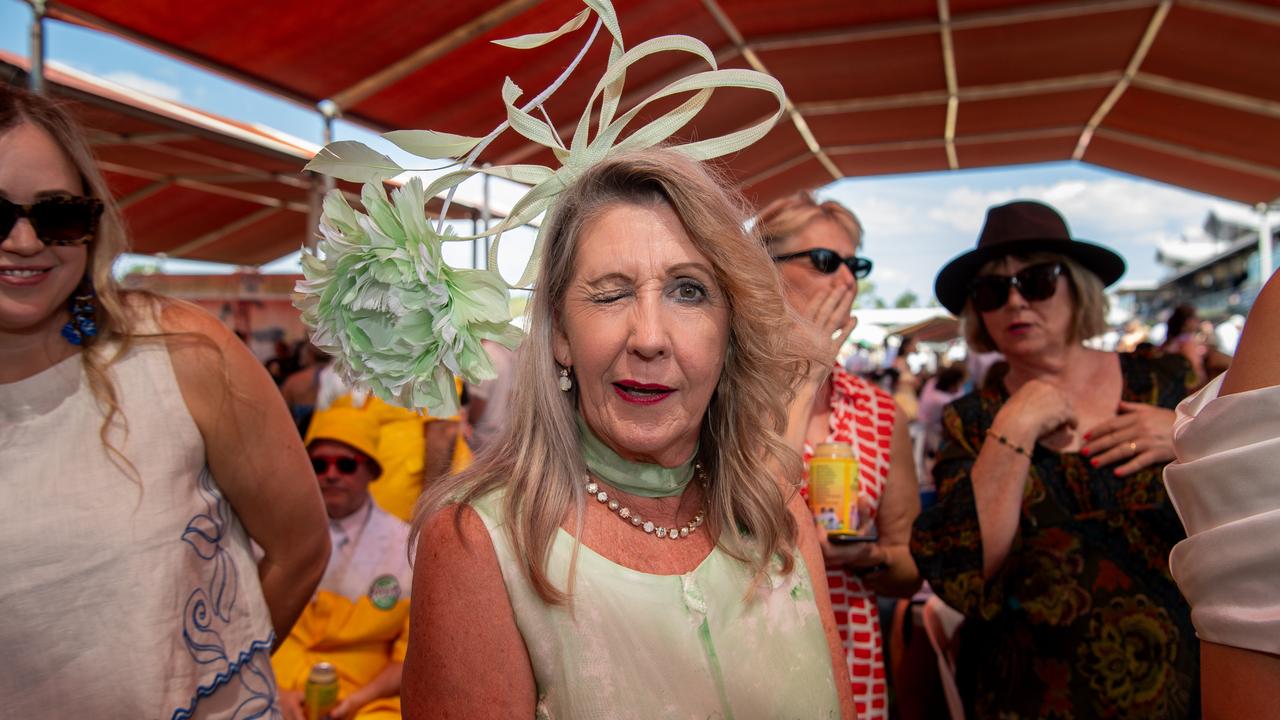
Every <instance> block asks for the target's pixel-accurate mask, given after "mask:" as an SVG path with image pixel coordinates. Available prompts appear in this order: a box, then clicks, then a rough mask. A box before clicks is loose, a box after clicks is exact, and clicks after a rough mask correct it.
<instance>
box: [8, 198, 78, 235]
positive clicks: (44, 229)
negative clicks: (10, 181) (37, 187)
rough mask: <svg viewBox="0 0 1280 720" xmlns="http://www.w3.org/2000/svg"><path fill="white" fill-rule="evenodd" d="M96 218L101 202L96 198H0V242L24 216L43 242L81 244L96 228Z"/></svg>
mask: <svg viewBox="0 0 1280 720" xmlns="http://www.w3.org/2000/svg"><path fill="white" fill-rule="evenodd" d="M100 217H102V201H101V200H99V199H97V198H90V197H78V196H62V195H60V196H57V197H50V198H44V199H43V200H37V201H36V202H34V203H31V204H30V205H19V204H17V203H15V202H10V201H9V200H6V199H4V198H0V241H3V239H4V238H7V237H9V233H11V232H13V226H14V225H17V224H18V220H20V219H21V218H26V219H27V220H28V221H29V222H30V223H31V227H32V229H33V230H35V233H36V237H37V238H39V239H40V242H42V243H44V244H45V245H83V244H84V243H86V242H88V241H90V240H92V239H93V235H94V233H96V232H97V231H98V218H100Z"/></svg>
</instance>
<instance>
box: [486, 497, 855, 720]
mask: <svg viewBox="0 0 1280 720" xmlns="http://www.w3.org/2000/svg"><path fill="white" fill-rule="evenodd" d="M501 498H502V493H501V491H495V492H493V493H489V494H488V495H486V496H484V497H482V498H480V499H479V500H478V501H476V502H475V503H474V505H473V508H474V509H475V510H476V512H477V513H478V514H479V515H480V517H481V519H482V520H483V521H484V523H485V526H486V527H487V528H488V530H489V537H490V539H491V540H492V541H493V547H494V550H495V551H496V553H497V557H498V562H499V564H500V566H501V569H502V577H503V580H504V582H505V583H506V586H507V596H508V597H509V598H510V600H511V607H512V609H513V610H514V612H515V618H516V624H517V626H518V627H519V629H520V634H521V636H522V637H523V638H524V643H525V647H526V648H527V649H528V652H529V660H530V662H531V663H532V665H533V673H534V679H535V681H536V683H537V690H538V706H537V712H536V715H535V717H536V718H537V720H605V719H608V720H631V719H633V718H634V719H635V720H639V719H640V718H645V719H651V718H697V719H698V720H706V719H708V718H713V719H716V720H754V719H756V718H759V719H761V720H764V719H766V718H767V719H769V720H780V719H785V718H797V719H800V718H803V719H804V720H811V719H816V718H839V717H840V706H839V698H838V696H837V694H836V686H835V678H834V676H833V673H832V668H831V655H830V651H829V650H828V647H827V640H826V636H825V634H824V632H823V629H822V621H821V618H820V616H819V614H818V607H817V604H816V603H815V602H814V597H813V587H812V585H811V583H810V581H809V575H808V573H807V571H806V570H805V566H804V562H803V560H802V559H801V558H799V556H797V558H796V564H795V567H796V570H795V571H794V572H792V573H791V574H790V575H785V576H784V575H781V574H779V573H774V574H772V575H771V582H770V583H769V584H768V585H760V584H757V586H756V587H754V588H751V591H750V599H749V600H748V599H747V591H748V588H749V587H750V586H751V583H752V574H751V572H750V570H749V569H748V568H746V567H745V566H744V565H743V564H742V563H740V562H738V561H737V560H734V559H733V558H732V557H730V556H729V555H727V554H725V553H724V552H723V551H721V550H720V549H719V548H715V549H713V550H712V551H711V553H710V554H709V555H708V556H707V557H706V559H705V560H703V561H702V563H701V564H699V565H698V567H697V568H695V569H694V570H693V571H692V572H689V573H686V574H684V575H651V574H648V573H643V572H639V571H636V570H632V569H630V568H626V567H623V566H621V565H618V564H617V563H614V562H612V561H611V560H608V559H606V558H605V557H603V556H601V555H599V554H598V553H596V552H594V551H592V550H591V549H590V548H588V547H587V546H586V545H581V546H580V548H579V551H578V558H577V563H578V567H577V572H576V574H575V576H574V587H573V588H572V593H571V596H572V603H571V604H570V605H559V606H553V605H548V604H547V603H545V602H543V600H542V599H541V598H540V597H538V594H537V593H536V592H535V591H534V589H533V588H532V587H531V586H530V585H529V583H528V581H527V580H526V579H525V577H524V575H523V574H522V572H521V570H520V566H521V563H520V561H519V559H518V558H517V557H516V554H515V552H514V551H513V549H512V547H511V543H510V541H509V539H508V536H507V532H506V529H505V527H504V526H503V521H502V514H501V508H502V502H501ZM576 542H577V541H576V540H575V538H574V537H573V536H572V535H570V534H569V533H567V532H565V531H564V530H563V529H561V530H559V531H558V532H557V534H556V537H555V539H554V541H553V542H552V546H551V552H550V557H549V562H548V571H549V577H550V579H551V581H552V583H553V584H554V585H555V586H556V587H559V588H562V589H565V588H567V587H568V577H569V563H570V560H571V558H572V555H573V549H574V545H575V543H576Z"/></svg>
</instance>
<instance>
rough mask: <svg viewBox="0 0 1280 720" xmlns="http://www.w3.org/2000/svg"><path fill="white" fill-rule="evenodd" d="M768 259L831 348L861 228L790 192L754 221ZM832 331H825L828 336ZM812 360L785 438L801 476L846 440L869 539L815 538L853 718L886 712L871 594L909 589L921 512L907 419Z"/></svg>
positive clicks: (915, 579) (851, 289)
mask: <svg viewBox="0 0 1280 720" xmlns="http://www.w3.org/2000/svg"><path fill="white" fill-rule="evenodd" d="M757 223H758V225H757V227H758V230H759V231H760V233H761V235H762V237H763V238H764V239H765V242H767V243H768V246H769V251H770V254H772V256H773V258H774V261H775V262H776V263H777V266H778V270H779V272H780V274H781V275H782V279H783V284H784V286H785V288H786V291H787V300H788V302H790V303H791V305H792V307H793V308H794V309H795V310H796V311H797V312H798V313H800V314H801V315H802V316H804V317H806V318H808V319H809V320H810V321H812V325H813V328H814V332H815V335H816V336H819V337H820V338H821V339H823V340H825V339H827V338H830V343H831V345H830V354H831V357H832V362H833V364H834V360H835V354H836V352H837V351H838V350H839V348H840V345H841V344H843V342H844V340H845V339H846V338H847V337H848V335H849V332H850V331H851V330H852V329H853V319H852V317H851V316H850V314H849V311H850V308H851V307H852V305H853V300H854V298H855V297H856V296H857V292H858V284H857V281H858V279H859V278H862V277H866V275H867V273H869V272H870V269H871V263H870V261H868V260H866V259H864V258H860V257H856V256H855V253H856V252H857V250H858V247H859V245H860V244H861V239H862V226H861V224H860V223H859V222H858V219H857V217H855V216H854V214H853V213H852V212H851V211H849V210H848V209H847V208H845V207H843V206H842V205H840V204H838V203H835V202H832V201H827V202H823V203H818V202H817V201H816V200H814V198H813V197H812V196H811V195H810V194H808V193H799V194H796V195H793V196H790V197H786V198H782V199H780V200H777V201H775V202H774V203H772V204H770V205H769V206H768V207H767V208H765V210H764V212H762V213H761V214H760V217H759V219H758V221H757ZM833 336H834V337H833ZM828 371H829V368H828V367H821V368H815V369H814V372H813V373H812V374H811V375H810V377H809V378H808V382H806V383H804V385H803V386H802V387H801V389H800V390H799V392H798V393H797V398H796V401H795V402H794V403H793V405H792V412H791V423H790V428H791V431H790V433H789V435H790V439H791V440H792V441H793V442H795V443H796V444H797V445H800V444H801V443H803V453H804V461H805V465H804V467H805V477H804V478H803V479H802V480H803V481H802V483H801V491H802V492H805V488H806V487H807V480H808V477H807V476H808V467H809V459H810V458H811V457H812V456H813V449H814V447H816V446H817V445H819V444H820V443H825V442H844V443H848V444H850V445H852V446H853V448H854V456H855V457H856V458H857V461H858V467H859V482H860V488H861V490H860V499H859V504H860V506H861V514H862V517H863V523H864V526H865V527H868V530H869V532H874V533H875V535H876V536H877V537H878V538H879V539H878V540H877V541H876V542H874V543H871V542H866V543H856V544H852V545H832V544H830V543H827V542H825V537H824V538H823V541H824V542H823V555H824V558H825V560H826V564H827V583H828V585H829V586H830V588H831V602H832V606H833V608H834V610H835V613H836V622H837V625H838V626H839V629H840V637H841V640H842V641H843V642H844V646H845V653H846V656H847V662H848V663H849V675H850V678H851V680H852V683H853V695H854V700H855V702H856V704H857V707H858V716H859V718H862V720H868V719H871V720H876V719H882V718H888V717H889V703H888V685H887V683H886V679H885V667H884V640H883V636H882V634H881V630H880V618H879V612H878V611H877V609H876V595H877V594H880V595H890V596H896V597H910V596H911V595H912V594H913V593H915V591H916V589H917V588H918V587H919V586H920V574H919V572H918V571H917V569H916V566H915V562H914V561H913V560H912V559H911V553H910V552H909V551H908V549H907V543H908V540H909V539H910V534H911V523H912V521H913V520H914V519H915V516H916V515H917V514H919V511H920V499H919V494H918V484H917V481H916V477H915V465H914V462H913V459H912V454H911V440H910V438H909V436H908V434H907V420H906V418H905V417H903V415H902V411H901V410H899V409H897V408H896V406H895V404H894V401H893V398H892V397H890V396H889V395H888V393H885V392H884V391H883V390H880V389H879V388H877V387H875V386H874V385H872V384H871V383H869V382H867V381H866V380H863V379H862V378H859V377H857V376H855V375H852V374H850V373H847V372H845V371H844V369H842V368H841V367H840V366H839V365H834V369H830V371H829V372H828Z"/></svg>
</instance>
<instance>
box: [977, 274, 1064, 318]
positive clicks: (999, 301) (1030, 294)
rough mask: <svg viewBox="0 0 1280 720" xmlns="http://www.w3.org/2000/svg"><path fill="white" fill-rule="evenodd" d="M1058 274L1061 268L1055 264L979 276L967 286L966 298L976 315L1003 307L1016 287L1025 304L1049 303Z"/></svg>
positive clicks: (1056, 283) (1055, 288) (1055, 287)
mask: <svg viewBox="0 0 1280 720" xmlns="http://www.w3.org/2000/svg"><path fill="white" fill-rule="evenodd" d="M1061 275H1062V265H1061V264H1060V263H1056V262H1047V263H1037V264H1035V265H1028V266H1027V267H1024V268H1022V269H1021V270H1019V271H1018V272H1016V273H1014V274H1013V275H979V276H978V277H976V278H974V279H973V282H970V283H969V297H970V298H971V299H972V300H973V307H974V309H975V310H977V311H978V312H991V311H992V310H998V309H1000V308H1002V307H1004V304H1005V303H1006V302H1008V301H1009V288H1017V289H1018V294H1019V295H1021V296H1022V298H1023V299H1024V300H1026V301H1027V302H1036V301H1039V300H1048V299H1049V298H1051V297H1053V294H1054V293H1055V292H1057V291H1058V278H1059V277H1060V276H1061Z"/></svg>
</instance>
